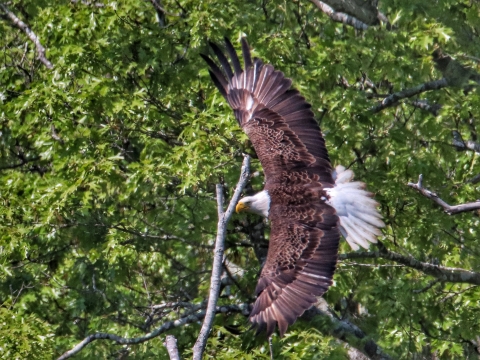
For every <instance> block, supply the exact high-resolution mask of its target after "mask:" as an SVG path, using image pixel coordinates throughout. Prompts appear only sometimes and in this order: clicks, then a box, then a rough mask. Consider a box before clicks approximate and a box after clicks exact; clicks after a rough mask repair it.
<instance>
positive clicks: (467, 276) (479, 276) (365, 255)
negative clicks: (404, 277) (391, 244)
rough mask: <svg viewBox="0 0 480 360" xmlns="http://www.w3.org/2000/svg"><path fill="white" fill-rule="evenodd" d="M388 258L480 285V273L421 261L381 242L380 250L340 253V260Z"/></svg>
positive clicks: (442, 277) (442, 278) (440, 276)
mask: <svg viewBox="0 0 480 360" xmlns="http://www.w3.org/2000/svg"><path fill="white" fill-rule="evenodd" d="M379 258H382V259H386V260H392V261H395V262H396V263H399V264H403V265H405V266H408V267H410V268H413V269H416V270H419V271H421V272H423V273H425V274H427V275H430V276H433V277H435V278H437V279H439V280H440V281H448V282H452V283H462V284H473V285H480V273H477V272H474V271H469V270H465V269H460V268H451V267H446V266H441V265H434V264H430V263H426V262H422V261H419V260H417V259H415V258H414V257H412V256H405V255H401V254H398V253H396V252H393V251H390V250H388V249H386V248H385V246H383V245H380V244H379V250H378V251H369V252H354V253H348V254H340V255H339V256H338V259H339V260H345V259H379Z"/></svg>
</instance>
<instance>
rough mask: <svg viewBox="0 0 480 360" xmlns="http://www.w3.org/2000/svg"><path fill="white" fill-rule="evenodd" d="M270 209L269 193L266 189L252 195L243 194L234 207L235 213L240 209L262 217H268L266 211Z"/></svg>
mask: <svg viewBox="0 0 480 360" xmlns="http://www.w3.org/2000/svg"><path fill="white" fill-rule="evenodd" d="M269 210H270V195H268V191H267V190H263V191H260V192H259V193H257V194H255V195H253V196H245V197H244V198H242V199H240V201H239V202H238V204H237V207H236V208H235V211H236V212H237V213H239V212H242V211H248V212H251V213H254V214H257V215H261V216H263V217H268V211H269Z"/></svg>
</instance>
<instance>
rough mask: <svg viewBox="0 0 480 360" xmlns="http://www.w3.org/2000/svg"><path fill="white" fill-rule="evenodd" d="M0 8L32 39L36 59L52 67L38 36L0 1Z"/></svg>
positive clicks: (48, 67) (14, 24)
mask: <svg viewBox="0 0 480 360" xmlns="http://www.w3.org/2000/svg"><path fill="white" fill-rule="evenodd" d="M0 9H1V10H2V11H3V12H4V13H5V15H6V16H7V17H8V18H9V19H10V21H11V22H12V24H13V26H15V27H17V28H19V29H20V30H22V31H23V32H24V33H25V34H27V36H28V38H29V39H30V40H32V42H33V43H34V44H35V47H36V49H37V53H38V60H40V61H41V62H42V63H43V64H44V65H45V66H46V67H47V69H53V64H52V63H51V62H50V61H49V60H48V59H47V57H46V56H45V48H44V47H43V45H42V44H41V43H40V39H39V38H38V36H37V35H36V34H35V33H34V32H33V31H32V29H30V28H29V27H28V25H27V24H25V23H24V22H23V21H22V20H20V19H19V18H18V17H17V16H16V15H15V14H14V13H12V12H11V11H10V10H9V9H8V8H7V6H6V5H4V4H2V3H0Z"/></svg>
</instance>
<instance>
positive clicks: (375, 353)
mask: <svg viewBox="0 0 480 360" xmlns="http://www.w3.org/2000/svg"><path fill="white" fill-rule="evenodd" d="M314 316H321V317H326V318H328V319H329V321H330V324H329V326H328V331H327V334H328V335H331V336H333V337H335V338H337V339H340V340H342V341H345V342H347V343H348V344H349V345H350V346H351V347H353V348H355V349H357V350H359V351H360V352H361V353H363V354H365V355H367V356H368V357H369V358H370V359H372V360H390V359H391V357H390V356H389V355H387V354H385V353H384V351H383V350H382V348H381V347H380V346H379V345H378V344H377V343H375V341H373V340H371V339H369V340H367V341H365V338H366V337H367V335H366V334H365V333H364V332H363V331H362V330H361V329H360V328H359V327H358V326H356V325H355V324H352V323H351V322H350V321H348V320H344V319H339V318H338V316H337V315H336V314H335V312H334V311H333V310H331V309H330V308H329V306H328V304H327V301H326V300H325V299H324V298H323V297H321V298H319V301H318V303H317V304H315V306H312V307H311V308H310V309H309V310H307V311H306V312H305V314H304V315H303V316H302V318H306V319H312V318H313V317H314Z"/></svg>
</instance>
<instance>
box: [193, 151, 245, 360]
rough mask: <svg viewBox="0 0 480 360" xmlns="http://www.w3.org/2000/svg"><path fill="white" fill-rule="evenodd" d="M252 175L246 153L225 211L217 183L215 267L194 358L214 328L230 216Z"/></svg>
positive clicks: (198, 355) (221, 193) (201, 353)
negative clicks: (235, 186) (238, 178)
mask: <svg viewBox="0 0 480 360" xmlns="http://www.w3.org/2000/svg"><path fill="white" fill-rule="evenodd" d="M249 177H250V156H248V155H245V156H244V158H243V165H242V170H241V175H240V180H239V181H238V184H237V188H236V189H235V193H234V194H233V197H232V200H231V201H230V204H229V205H228V208H227V211H225V212H223V186H222V185H221V184H217V209H218V226H217V239H216V240H215V249H214V258H213V267H212V277H211V280H210V292H209V298H208V305H207V313H206V315H205V320H204V321H203V324H202V328H201V330H200V334H199V335H198V338H197V341H196V342H195V345H194V347H193V359H194V360H201V359H202V355H203V352H204V351H205V346H206V344H207V339H208V335H209V333H210V330H211V329H212V325H213V319H214V317H215V308H216V305H217V300H218V296H219V293H220V285H221V279H220V277H221V275H222V264H223V253H224V247H225V238H226V235H227V224H228V221H229V220H230V217H231V216H232V214H233V211H234V209H235V206H236V205H237V203H238V200H239V199H240V195H241V193H242V191H243V188H244V187H245V185H246V184H247V181H248V178H249Z"/></svg>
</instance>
